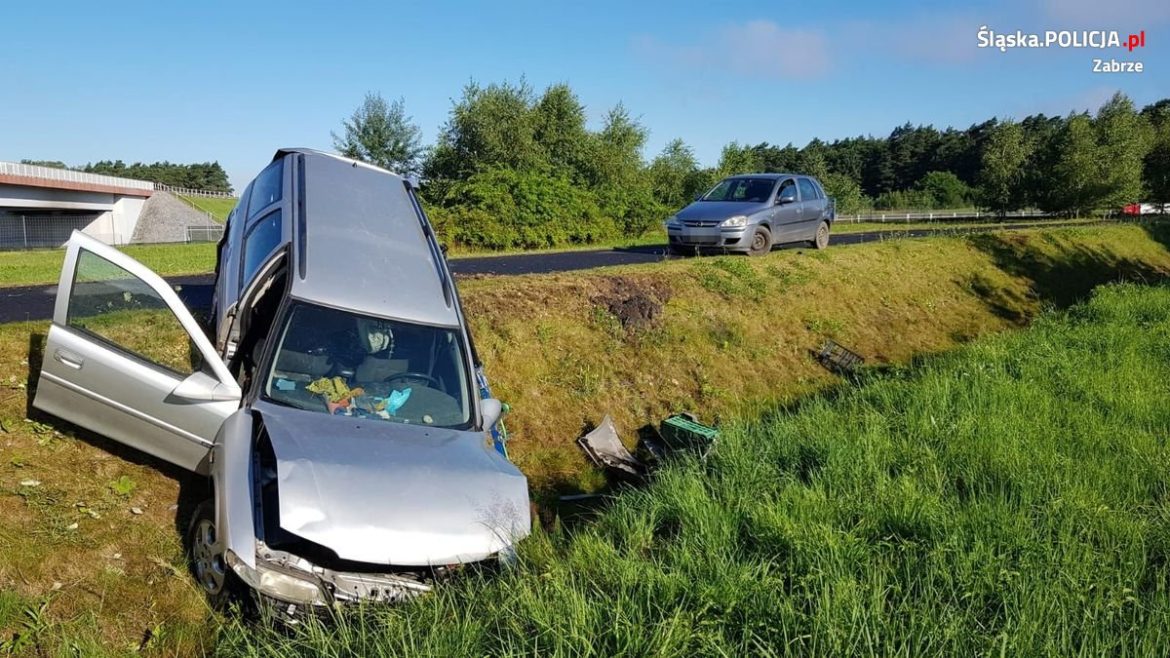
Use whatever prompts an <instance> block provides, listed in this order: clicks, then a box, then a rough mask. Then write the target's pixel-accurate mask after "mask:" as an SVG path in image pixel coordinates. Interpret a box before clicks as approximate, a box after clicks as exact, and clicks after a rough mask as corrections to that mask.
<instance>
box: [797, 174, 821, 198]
mask: <svg viewBox="0 0 1170 658" xmlns="http://www.w3.org/2000/svg"><path fill="white" fill-rule="evenodd" d="M797 185H799V186H800V198H801V199H804V200H805V201H814V200H815V199H816V198H817V191H816V188H815V187H814V186H813V184H812V182H811V181H809V179H807V178H798V179H797Z"/></svg>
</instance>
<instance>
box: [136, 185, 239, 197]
mask: <svg viewBox="0 0 1170 658" xmlns="http://www.w3.org/2000/svg"><path fill="white" fill-rule="evenodd" d="M154 189H155V190H156V191H159V192H170V193H171V194H178V195H181V196H205V197H210V198H213V199H231V198H234V197H235V195H234V194H228V193H227V192H212V191H211V190H195V189H192V188H190V187H175V186H173V185H167V184H165V183H155V184H154Z"/></svg>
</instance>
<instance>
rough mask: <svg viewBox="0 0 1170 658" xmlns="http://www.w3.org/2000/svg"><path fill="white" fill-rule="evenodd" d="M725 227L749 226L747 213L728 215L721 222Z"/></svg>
mask: <svg viewBox="0 0 1170 658" xmlns="http://www.w3.org/2000/svg"><path fill="white" fill-rule="evenodd" d="M719 225H720V226H722V227H723V228H741V227H743V226H747V215H736V216H735V217H728V218H727V219H725V220H723V222H722V223H720V224H719Z"/></svg>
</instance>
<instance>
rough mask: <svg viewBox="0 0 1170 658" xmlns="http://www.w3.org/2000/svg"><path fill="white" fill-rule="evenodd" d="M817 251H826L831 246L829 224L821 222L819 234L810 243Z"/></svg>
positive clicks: (818, 228)
mask: <svg viewBox="0 0 1170 658" xmlns="http://www.w3.org/2000/svg"><path fill="white" fill-rule="evenodd" d="M810 244H812V246H813V247H814V248H816V249H824V248H825V247H828V246H829V223H828V222H821V225H820V226H818V227H817V234H816V236H815V237H814V238H813V239H812V242H811V243H810Z"/></svg>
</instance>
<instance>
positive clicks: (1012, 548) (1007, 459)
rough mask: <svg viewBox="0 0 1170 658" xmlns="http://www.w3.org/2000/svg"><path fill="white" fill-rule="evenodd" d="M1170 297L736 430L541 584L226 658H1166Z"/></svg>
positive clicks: (439, 602)
mask: <svg viewBox="0 0 1170 658" xmlns="http://www.w3.org/2000/svg"><path fill="white" fill-rule="evenodd" d="M1168 393H1170V289H1168V288H1165V287H1159V288H1140V287H1136V286H1130V285H1121V286H1112V287H1108V288H1104V289H1102V290H1100V291H1099V292H1098V293H1097V294H1096V295H1094V297H1093V299H1092V300H1091V301H1090V302H1088V303H1087V304H1085V305H1083V306H1079V307H1074V308H1073V309H1072V310H1070V311H1068V312H1064V313H1060V314H1051V315H1048V316H1044V317H1042V318H1040V319H1039V321H1038V322H1037V323H1036V325H1035V326H1034V327H1033V328H1031V329H1029V330H1027V331H1025V332H1021V333H1018V334H1014V335H1004V336H999V337H995V338H992V339H989V340H983V341H980V342H977V343H975V344H972V345H970V346H968V347H966V348H963V349H961V350H959V351H957V352H954V353H952V354H949V355H946V356H943V357H938V358H934V359H930V360H927V361H925V362H922V363H918V364H916V365H914V366H913V367H909V368H899V369H891V370H888V371H885V372H880V373H870V374H867V375H866V376H864V377H863V381H861V382H860V384H859V385H858V386H856V387H853V386H843V387H842V388H841V389H839V390H838V391H836V392H834V393H832V394H829V395H822V396H818V397H815V398H811V399H809V400H807V401H805V402H803V403H801V404H799V405H797V406H795V407H793V408H789V409H779V410H772V411H770V412H767V413H765V414H763V415H762V416H761V417H760V418H759V419H758V420H756V421H754V422H751V423H749V424H743V425H739V426H736V427H731V428H726V429H725V431H724V436H723V439H722V443H721V445H720V446H719V449H718V452H717V454H716V455H714V456H713V457H712V458H711V459H709V460H708V462H707V463H705V464H704V463H698V462H680V463H676V464H674V465H673V466H672V467H670V468H668V469H667V470H665V471H663V472H662V473H661V474H660V475H659V476H658V477H657V479H656V480H655V482H653V483H652V484H651V485H650V486H648V487H646V488H644V489H640V490H628V491H625V492H622V493H620V494H618V495H615V496H614V497H613V499H612V501H611V504H610V505H609V506H608V507H607V508H606V509H604V510H603V511H601V512H599V514H598V515H597V517H596V518H595V519H593V520H591V521H588V522H586V523H583V524H580V525H578V526H576V527H574V528H563V527H558V528H556V529H553V530H551V531H548V532H544V533H537V534H536V535H535V536H534V537H532V538H530V539H529V540H527V541H526V542H525V543H524V545H523V548H522V559H521V561H520V563H519V565H518V566H516V567H514V568H513V569H512V570H510V571H507V572H505V573H503V574H502V575H500V576H498V577H495V578H477V577H468V578H464V579H462V580H460V581H458V582H456V583H453V584H450V585H447V586H445V587H443V588H442V589H441V591H439V592H438V593H436V594H435V595H433V596H429V597H425V598H423V599H420V600H418V601H417V602H414V603H412V604H409V605H403V606H399V607H393V608H382V609H367V610H364V611H351V612H350V613H348V614H345V615H344V616H342V617H341V618H340V619H339V620H337V621H336V622H334V623H329V624H316V623H312V624H308V625H307V626H305V627H303V628H301V629H299V630H294V631H292V632H291V633H288V632H283V631H274V630H264V629H263V628H257V627H251V626H245V625H243V624H241V623H239V622H229V624H228V625H227V626H225V627H224V628H223V630H222V631H221V632H220V638H219V640H220V641H219V646H218V648H219V651H220V652H221V653H222V654H224V655H252V656H343V655H359V656H389V655H436V656H438V655H441V656H457V655H459V656H462V655H491V656H503V655H521V654H524V655H549V656H613V655H677V656H692V655H716V656H742V655H762V656H768V655H849V656H854V655H882V656H886V655H899V656H919V655H954V656H977V655H1018V656H1076V655H1086V656H1087V655H1093V656H1096V655H1102V654H1109V655H1118V656H1130V655H1132V656H1147V655H1148V656H1154V655H1165V652H1166V650H1167V647H1170V592H1168V584H1170V559H1168V558H1170V509H1168V507H1167V497H1168V496H1167V495H1168V487H1167V482H1168V478H1170V449H1168V447H1167V444H1166V441H1167V435H1168V434H1170V405H1168V404H1167V399H1168V397H1170V396H1168Z"/></svg>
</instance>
